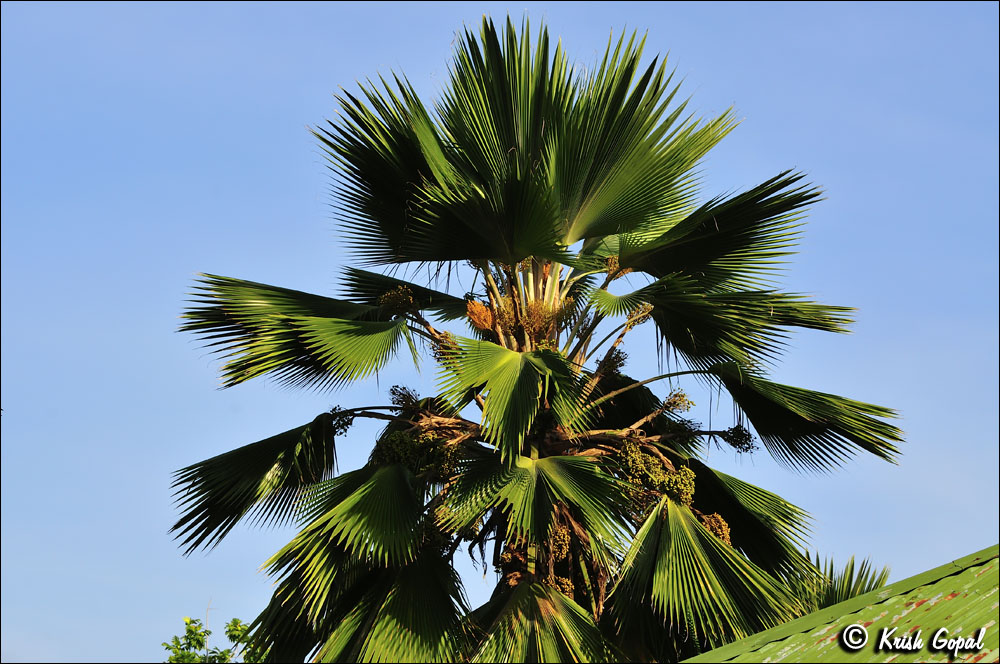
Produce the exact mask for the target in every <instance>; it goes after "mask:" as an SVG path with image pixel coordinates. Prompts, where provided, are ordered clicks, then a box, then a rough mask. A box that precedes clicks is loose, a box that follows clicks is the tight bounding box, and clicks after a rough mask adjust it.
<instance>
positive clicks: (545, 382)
mask: <svg viewBox="0 0 1000 664" xmlns="http://www.w3.org/2000/svg"><path fill="white" fill-rule="evenodd" d="M456 342H457V346H458V348H457V350H455V351H454V352H453V353H452V355H451V359H450V360H449V362H448V363H446V366H445V369H444V373H443V374H442V381H441V382H442V385H441V387H442V396H444V397H445V398H447V399H449V400H450V401H451V402H452V403H453V404H455V405H456V406H457V405H461V404H464V403H465V402H466V399H467V398H468V394H469V391H470V390H473V389H480V390H482V392H483V393H484V394H485V403H484V407H483V423H484V429H485V430H484V433H485V438H486V440H487V442H489V443H491V444H493V445H495V446H497V448H498V449H499V450H500V453H501V456H502V457H503V458H504V459H508V458H512V457H513V455H517V454H520V453H521V452H522V451H523V450H522V448H523V446H524V444H525V439H526V437H527V435H528V433H529V431H530V429H531V426H532V424H533V423H534V421H535V416H536V415H537V414H538V411H539V409H540V408H541V406H542V404H543V403H544V402H546V401H547V402H548V404H549V406H550V407H551V409H552V412H553V414H554V416H555V420H556V422H557V423H559V424H562V425H564V426H566V427H568V428H570V429H578V428H580V427H582V426H584V425H585V419H584V416H583V408H582V401H581V399H582V397H581V388H582V384H581V383H582V381H581V379H580V378H579V377H578V376H575V375H574V374H573V370H572V368H571V367H570V365H569V363H568V362H567V361H566V358H565V357H563V356H562V355H560V354H558V353H555V352H552V351H546V350H539V351H531V352H524V353H519V352H516V351H512V350H509V349H507V348H502V347H500V346H497V345H496V344H493V343H490V342H488V341H478V340H474V339H466V338H458V339H457V340H456Z"/></svg>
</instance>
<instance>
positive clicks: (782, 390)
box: [711, 363, 902, 470]
mask: <svg viewBox="0 0 1000 664" xmlns="http://www.w3.org/2000/svg"><path fill="white" fill-rule="evenodd" d="M711 371H712V373H713V374H715V375H716V376H717V377H718V378H719V379H720V380H721V382H722V384H723V385H724V386H725V388H726V390H728V392H729V394H730V395H731V396H732V398H733V401H734V403H735V404H736V406H737V407H738V408H739V409H740V411H741V412H742V413H744V414H745V415H746V417H747V419H749V420H750V422H751V423H752V424H753V427H754V429H756V431H757V433H758V434H759V435H760V437H761V440H762V441H763V443H764V446H765V447H766V448H767V450H768V452H770V453H771V455H772V456H773V457H774V458H775V459H777V460H778V461H779V462H781V463H783V464H786V465H788V466H790V467H792V468H796V469H800V470H828V469H830V468H833V467H836V466H839V465H841V464H842V463H843V462H844V461H845V460H846V459H848V458H850V457H851V456H853V455H855V454H856V453H857V452H858V450H865V451H867V452H870V453H872V454H874V455H875V456H877V457H879V458H881V459H885V460H886V461H892V462H894V461H895V458H896V456H897V455H898V454H899V450H898V448H897V447H896V445H895V443H898V442H900V441H902V432H901V431H900V430H899V429H897V428H896V427H894V426H892V425H891V424H888V423H886V422H884V421H882V420H881V419H877V418H887V417H893V416H894V415H895V413H894V412H893V411H892V410H890V409H888V408H883V407H881V406H873V405H872V404H867V403H864V402H861V401H855V400H853V399H848V398H846V397H840V396H837V395H835V394H826V393H823V392H814V391H812V390H806V389H803V388H800V387H792V386H790V385H781V384H780V383H773V382H771V381H768V380H765V379H764V378H762V377H760V376H759V375H757V374H755V373H753V372H750V371H747V370H744V369H741V368H740V367H739V366H738V365H736V364H733V363H728V364H720V365H716V366H715V367H713V368H712V370H711Z"/></svg>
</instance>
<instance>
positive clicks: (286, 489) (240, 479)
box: [171, 413, 336, 553]
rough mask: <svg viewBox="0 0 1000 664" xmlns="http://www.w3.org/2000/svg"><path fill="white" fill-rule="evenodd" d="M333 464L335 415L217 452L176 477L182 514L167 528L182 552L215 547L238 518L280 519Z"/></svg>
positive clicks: (325, 415) (175, 487) (325, 416)
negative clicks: (180, 543) (248, 443)
mask: <svg viewBox="0 0 1000 664" xmlns="http://www.w3.org/2000/svg"><path fill="white" fill-rule="evenodd" d="M335 466H336V447H335V441H334V427H333V417H332V415H330V414H329V413H324V414H322V415H319V416H318V417H317V418H316V419H314V420H313V421H312V422H310V423H309V424H306V425H303V426H301V427H296V428H295V429H291V430H289V431H286V432H284V433H280V434H278V435H277V436H272V437H270V438H267V439H265V440H262V441H259V442H256V443H251V444H250V445H246V446H244V447H240V448H238V449H235V450H233V451H231V452H226V453H225V454H220V455H218V456H215V457H212V458H211V459H207V460H205V461H202V462H200V463H196V464H194V465H192V466H188V467H187V468H182V469H181V470H179V471H177V472H176V473H175V475H174V483H173V487H174V489H175V490H176V495H177V496H178V499H177V502H178V505H179V506H180V508H181V509H182V510H184V514H183V515H182V516H181V518H180V519H179V520H178V521H177V523H176V524H174V527H173V528H172V529H171V531H172V532H176V533H177V535H176V537H177V538H178V539H182V546H184V547H186V551H185V552H186V553H191V552H192V551H194V550H195V549H197V548H199V547H201V546H205V547H212V546H215V545H217V544H218V543H219V542H220V541H221V540H222V538H224V537H225V536H226V535H227V534H228V533H229V531H231V530H232V529H233V527H235V526H236V524H237V523H238V522H239V521H240V519H242V518H244V517H245V516H247V515H250V516H251V517H252V518H253V519H254V520H255V521H258V522H266V523H278V524H280V523H284V522H286V521H287V520H288V519H289V518H290V517H291V516H292V515H293V514H294V512H295V509H296V508H297V506H298V504H299V501H300V499H301V498H302V494H303V491H304V490H305V489H306V488H307V487H309V486H312V485H315V484H316V483H318V482H320V481H322V480H325V479H327V478H328V477H330V475H331V474H332V473H333V471H334V469H335Z"/></svg>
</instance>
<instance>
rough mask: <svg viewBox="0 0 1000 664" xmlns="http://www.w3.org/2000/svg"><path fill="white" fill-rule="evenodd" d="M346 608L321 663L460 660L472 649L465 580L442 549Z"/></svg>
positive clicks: (428, 553)
mask: <svg viewBox="0 0 1000 664" xmlns="http://www.w3.org/2000/svg"><path fill="white" fill-rule="evenodd" d="M342 608H343V609H346V611H345V615H344V616H343V618H342V619H341V620H339V621H338V622H337V623H336V625H335V628H334V629H333V630H332V632H331V633H330V635H329V636H328V637H327V638H326V639H325V641H324V642H323V645H322V646H321V647H320V649H319V651H318V652H317V653H316V661H318V662H344V661H356V662H454V661H460V659H461V656H462V653H464V652H466V651H467V649H468V647H469V646H468V639H467V635H466V629H465V626H464V623H463V619H464V616H465V614H466V613H467V611H468V607H467V602H466V599H465V594H464V591H463V590H462V582H461V580H460V579H459V577H458V573H457V572H455V570H454V568H453V567H452V566H451V564H450V562H449V561H448V560H446V559H445V558H443V557H442V555H441V552H440V551H436V550H433V549H425V550H424V551H423V552H421V554H420V555H419V556H418V557H417V558H416V559H415V560H414V561H413V562H411V563H409V564H408V565H406V566H404V567H401V568H399V569H397V570H394V571H393V572H391V573H387V574H383V575H382V576H381V578H379V580H378V581H377V582H376V583H374V584H372V585H370V586H369V587H368V588H366V589H365V592H364V594H363V595H362V596H361V597H360V598H359V599H358V600H357V602H356V603H354V604H353V605H352V606H343V607H342Z"/></svg>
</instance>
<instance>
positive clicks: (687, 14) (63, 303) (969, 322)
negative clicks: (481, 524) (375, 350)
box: [0, 2, 998, 661]
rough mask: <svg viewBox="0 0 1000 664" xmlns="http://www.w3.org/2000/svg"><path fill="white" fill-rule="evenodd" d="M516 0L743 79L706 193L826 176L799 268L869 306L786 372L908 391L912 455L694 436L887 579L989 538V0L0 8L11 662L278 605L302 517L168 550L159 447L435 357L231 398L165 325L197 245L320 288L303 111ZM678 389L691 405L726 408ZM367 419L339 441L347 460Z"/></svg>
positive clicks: (63, 657) (223, 436)
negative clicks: (834, 460) (800, 459)
mask: <svg viewBox="0 0 1000 664" xmlns="http://www.w3.org/2000/svg"><path fill="white" fill-rule="evenodd" d="M525 11H526V12H527V13H528V15H529V16H530V18H531V19H532V20H533V21H534V22H535V23H536V24H537V22H539V21H541V20H545V21H547V22H548V24H549V27H550V29H551V31H552V33H553V34H554V35H558V36H560V37H561V38H562V40H563V44H564V45H565V46H566V48H567V49H568V51H569V53H570V54H571V56H572V57H573V58H574V59H575V61H576V62H577V63H578V64H580V65H588V64H590V63H592V62H593V61H594V59H595V57H596V56H597V54H598V51H600V50H602V49H603V47H604V45H605V43H606V41H607V39H608V36H609V34H610V32H611V31H612V30H615V31H616V32H618V31H620V30H622V29H623V28H627V29H629V30H632V29H639V30H642V31H647V30H648V32H649V40H648V52H650V53H656V52H660V53H665V52H667V51H669V54H670V61H671V62H672V63H673V65H674V66H676V68H677V71H678V72H679V73H680V74H681V75H683V76H684V77H685V81H686V83H685V88H684V89H685V90H686V92H687V93H688V94H690V95H692V98H693V99H692V106H693V108H694V109H696V110H697V111H699V112H700V113H703V114H706V115H708V114H712V113H718V112H720V111H722V110H724V109H725V108H727V107H729V106H730V105H732V106H734V107H735V109H736V113H737V116H738V117H740V118H743V123H742V125H741V126H740V127H739V128H738V129H737V130H736V131H735V132H734V133H733V134H731V135H730V136H729V137H728V138H727V139H726V140H725V141H724V142H723V144H722V145H721V146H720V147H718V148H717V149H716V150H715V151H714V152H713V154H712V155H711V156H710V157H709V158H708V159H707V160H706V163H705V165H704V182H705V191H706V192H707V193H708V194H715V193H720V192H725V191H734V190H738V189H741V188H746V187H749V186H752V185H754V184H757V183H759V182H761V181H763V180H765V179H767V178H769V177H771V176H773V175H775V174H776V173H778V172H779V171H782V170H784V169H786V168H797V169H801V170H803V171H805V172H807V173H808V174H809V178H810V180H812V181H813V182H816V183H818V184H821V185H822V186H824V188H825V189H826V195H827V200H825V201H823V202H822V203H820V204H819V205H817V206H816V207H815V208H814V210H813V212H812V213H811V215H810V218H809V225H808V227H807V230H806V235H805V239H804V241H803V244H802V251H801V253H800V254H799V255H798V256H797V257H796V259H795V262H794V263H793V265H792V266H791V268H790V269H789V270H788V273H787V278H786V281H785V284H786V285H787V286H788V287H789V288H790V289H791V290H797V291H806V292H810V293H814V294H816V295H817V297H818V298H819V299H821V300H822V301H825V302H828V303H831V304H847V305H851V306H855V307H857V308H858V309H859V312H858V323H857V325H856V326H855V327H854V334H852V335H850V336H833V335H821V334H818V333H817V334H801V335H798V336H796V337H795V339H794V343H793V347H792V349H791V351H790V353H789V355H788V358H787V360H786V361H785V363H784V364H782V365H781V367H780V368H779V370H778V371H777V372H776V376H777V378H778V379H779V380H781V381H783V382H787V383H790V384H796V385H802V386H805V387H811V388H816V389H822V390H824V391H829V392H834V393H839V394H846V395H848V396H852V397H855V398H859V399H862V400H866V401H871V402H874V403H879V404H884V405H888V406H891V407H894V408H897V409H898V410H899V411H900V412H901V415H902V420H901V426H902V427H903V428H904V429H905V431H906V433H907V442H906V444H905V445H904V447H903V449H904V455H903V457H902V463H901V465H899V466H898V467H897V466H891V465H888V464H886V463H884V462H878V461H877V460H875V459H865V458H859V459H856V460H855V461H854V462H852V463H850V464H848V465H847V466H846V467H845V468H844V469H843V470H841V471H838V472H834V473H832V474H829V475H819V476H817V475H806V476H801V475H796V474H793V473H791V472H788V471H785V470H783V469H781V468H778V467H777V466H775V464H773V463H772V462H770V461H769V460H768V459H766V458H765V457H764V456H762V455H755V456H753V457H752V458H750V459H746V458H744V459H737V458H734V457H733V455H731V454H727V453H725V452H722V451H719V450H715V451H713V452H712V454H711V456H710V460H711V462H712V463H713V464H715V465H717V466H718V467H720V468H721V469H723V470H727V471H728V472H731V473H733V474H736V475H738V476H740V477H742V478H744V479H747V480H748V481H751V482H754V483H756V484H758V485H760V486H763V487H765V488H768V489H770V490H773V491H775V492H777V493H779V494H781V495H783V496H784V497H786V498H787V499H789V500H791V501H792V502H794V503H796V504H798V505H800V506H802V507H803V508H805V509H807V510H808V511H810V512H811V513H812V514H813V516H814V517H815V526H814V538H813V546H814V548H816V549H819V550H820V551H821V552H823V553H824V554H832V555H834V556H836V557H837V558H838V559H842V558H844V557H846V556H847V555H850V554H852V553H856V554H859V555H862V556H864V555H871V556H872V557H873V558H874V559H875V560H876V561H877V562H878V563H880V564H889V565H891V566H892V568H893V578H897V579H898V578H903V577H905V576H908V575H910V574H913V573H916V572H920V571H923V570H925V569H928V568H930V567H933V566H936V565H939V564H941V563H944V562H946V561H948V560H951V559H953V558H956V557H959V556H962V555H964V554H967V553H971V552H973V551H976V550H978V549H981V548H984V547H986V546H988V545H991V544H994V543H996V541H997V539H998V532H997V530H998V525H997V524H998V505H997V503H998V501H997V479H996V478H997V470H996V469H997V465H998V459H997V449H998V439H997V414H998V413H997V410H998V408H997V403H998V394H997V375H996V371H997V366H998V361H997V360H998V358H997V345H998V344H997V341H998V340H997V329H998V326H997V319H998V313H997V301H998V297H997V283H998V280H997V275H998V260H997V251H998V250H997V247H998V238H997V209H998V153H997V145H998V136H997V133H998V131H997V106H998V87H997V81H998V72H997V61H998V27H997V23H998V12H997V3H972V4H963V3H947V4H944V3H941V4H934V3H931V4H915V3H892V4H873V5H869V4H863V5H860V4H839V3H838V4H791V3H780V4H754V3H747V4H709V3H692V4H659V3H650V4H629V3H624V4H614V5H604V4H576V3H572V4H555V3H518V4H502V3H485V4H479V3H447V4H429V5H406V4H400V5H395V4H389V5H378V4H357V5H355V4H350V5H339V4H295V3H291V2H285V3H281V4H280V5H278V4H267V3H253V4H211V5H199V4H187V3H183V4H182V3H176V4H141V5H130V4H124V3H113V4H84V3H73V4H46V3H6V2H5V3H3V5H2V176H3V177H2V195H0V207H2V263H0V266H2V267H0V269H2V298H0V300H2V334H0V339H2V363H0V366H2V380H0V382H2V386H3V392H2V406H3V417H2V441H3V444H2V471H0V472H2V487H3V499H2V586H0V587H2V646H0V648H2V657H3V660H4V661H26V660H46V659H48V660H60V661H86V660H97V659H105V660H108V661H130V660H149V661H155V660H158V659H160V660H162V658H163V654H162V653H163V651H162V648H161V647H160V646H159V643H160V642H161V641H164V640H166V639H168V638H169V637H170V636H171V635H172V634H174V633H176V632H178V631H179V630H180V626H181V618H182V617H183V616H185V615H191V616H194V617H204V616H205V615H206V609H207V608H208V607H209V606H210V608H211V610H210V611H208V616H209V622H210V626H212V627H214V628H216V629H217V636H219V637H221V627H222V624H223V623H224V622H225V620H227V619H228V618H230V617H232V616H239V617H242V618H244V619H249V618H252V617H253V616H254V615H255V613H256V612H257V611H258V610H259V609H260V608H261V607H262V606H263V604H264V602H265V601H266V598H267V597H268V596H269V593H270V581H269V580H268V579H267V578H266V577H265V576H264V575H262V574H260V573H258V572H257V569H258V567H259V566H260V564H261V563H262V562H263V561H264V560H265V559H266V558H267V556H268V555H270V554H271V553H272V552H273V551H275V550H276V549H277V548H279V547H280V546H281V545H282V544H283V543H284V542H285V541H287V539H288V538H289V537H290V535H291V531H289V530H274V531H253V530H248V529H237V531H236V532H234V533H233V534H232V535H231V536H230V538H229V539H228V540H227V541H226V542H224V543H223V544H222V545H221V546H220V547H219V548H218V549H216V550H214V551H212V552H211V553H209V554H207V555H206V554H201V553H199V554H195V555H193V556H191V557H190V558H184V557H182V556H181V554H180V552H179V551H178V549H177V547H176V546H175V545H174V543H173V542H172V541H171V539H170V538H169V537H168V535H167V530H168V528H169V526H170V525H171V523H172V522H173V520H174V519H175V518H176V516H177V514H176V512H175V510H174V508H173V507H172V504H171V498H170V491H169V483H170V473H171V471H172V470H174V469H177V468H179V467H181V466H183V465H186V464H189V463H192V462H194V461H197V460H200V459H203V458H206V457H209V456H212V455H214V454H216V453H219V452H221V451H225V450H228V449H231V448H232V447H236V446H239V445H242V444H245V443H248V442H252V441H255V440H259V439H261V438H265V437H267V436H269V435H271V434H273V433H277V432H279V431H283V430H285V429H288V428H291V427H293V426H297V425H299V424H302V423H305V422H307V421H309V420H311V419H312V417H314V416H315V415H316V414H317V413H319V412H321V411H322V410H325V409H327V408H328V407H329V406H330V405H332V404H334V403H339V404H341V405H363V403H362V402H364V403H369V402H373V401H374V402H384V401H385V391H386V390H387V389H388V387H389V386H391V385H393V384H394V383H405V384H409V385H411V386H413V387H417V388H418V389H419V388H422V389H423V391H425V392H427V391H430V389H431V385H432V384H433V369H432V368H431V367H430V366H429V365H428V366H426V367H425V369H424V371H423V373H421V374H419V375H417V374H415V373H414V370H413V367H412V364H411V365H407V364H405V363H398V364H396V365H394V366H393V367H392V368H391V369H390V370H388V371H386V372H384V373H383V375H382V376H381V377H380V380H379V382H378V384H377V385H375V384H372V385H369V386H363V387H359V388H356V389H355V388H352V389H351V390H350V391H348V392H341V393H335V394H325V395H324V394H313V393H309V392H303V391H288V390H284V389H280V388H277V387H276V386H274V385H273V384H272V383H269V382H267V381H258V382H254V383H250V384H246V385H242V386H239V387H237V388H234V389H231V390H226V391H218V390H217V389H216V387H217V385H218V380H217V373H216V369H217V364H216V363H215V362H214V361H213V360H212V358H211V357H210V356H209V355H208V354H206V352H205V351H203V350H202V349H200V348H199V347H198V345H197V343H196V342H195V341H194V339H192V338H191V337H188V336H184V335H180V334H178V333H177V332H175V330H176V328H177V325H178V318H177V317H178V314H179V313H180V311H181V309H182V307H183V301H184V298H185V293H186V292H187V291H188V290H189V288H190V286H191V283H192V280H193V278H194V276H195V274H196V273H198V272H202V271H205V272H213V273H216V274H224V275H230V276H235V277H241V278H247V279H252V280H255V281H262V282H265V283H273V284H278V285H283V286H288V287H293V288H298V289H302V290H308V291H314V292H319V293H327V294H329V293H332V292H334V289H335V288H336V284H337V275H338V270H339V268H340V267H341V266H342V265H344V262H345V256H344V254H343V252H342V251H341V249H340V248H339V246H338V242H337V239H336V235H335V233H334V223H333V221H332V211H331V209H330V207H329V205H330V199H329V195H328V190H329V182H330V176H329V174H328V171H327V170H326V168H325V165H324V162H323V159H322V157H321V155H320V153H319V151H318V150H317V148H316V146H315V145H314V142H313V140H312V138H311V137H310V135H309V133H308V130H307V128H308V127H309V126H311V125H316V124H319V123H321V122H322V121H323V120H324V119H325V118H330V117H332V116H333V113H334V103H333V99H332V94H333V93H334V92H335V91H337V90H338V88H339V87H340V86H343V87H345V88H347V89H351V88H352V87H353V86H354V85H355V83H354V82H355V81H356V80H359V79H364V78H367V77H370V76H375V75H376V74H378V73H379V72H382V73H386V72H389V71H392V70H396V71H401V72H405V73H406V75H407V76H408V77H409V78H410V80H411V81H412V83H413V84H414V85H415V86H416V88H417V89H418V91H420V92H421V94H423V95H425V96H428V97H430V96H433V94H434V92H435V91H436V90H438V89H439V88H440V86H441V85H442V84H443V81H444V78H445V75H446V64H447V61H448V57H449V54H450V52H451V49H452V42H453V40H454V37H455V31H456V30H459V29H460V28H461V27H462V25H463V23H469V24H475V23H476V22H477V21H478V20H479V17H480V16H481V15H482V14H483V13H488V14H491V15H492V16H494V17H496V18H502V17H503V16H504V15H505V14H506V13H508V12H510V13H512V14H513V15H514V16H515V17H518V18H519V17H520V16H521V14H522V12H525ZM630 352H631V354H632V361H633V364H636V363H640V362H643V361H650V360H651V358H652V355H651V354H647V355H643V351H641V350H635V349H633V350H631V351H630ZM694 396H695V400H696V401H698V403H699V409H698V412H697V414H698V416H699V417H700V418H702V419H703V420H706V421H707V420H708V419H709V418H712V419H713V421H714V422H729V421H730V420H731V417H732V413H731V410H730V408H729V407H728V406H727V405H718V404H713V405H711V406H710V405H709V401H708V399H707V396H705V395H699V394H695V395H694ZM375 431H376V429H375V428H374V427H368V428H365V427H363V426H359V427H357V428H356V429H355V430H354V432H353V433H352V439H351V440H350V441H344V442H342V443H341V444H340V449H341V461H342V464H343V466H344V467H347V468H349V467H352V466H356V465H358V464H360V463H361V462H362V460H363V459H364V457H365V456H366V453H367V450H368V445H369V443H370V440H371V436H372V435H373V434H374V433H375ZM467 577H468V579H469V593H470V595H471V596H472V597H473V599H481V598H482V597H483V595H484V592H485V590H484V584H483V583H481V581H477V579H476V577H475V575H474V574H468V575H467ZM220 643H221V641H220Z"/></svg>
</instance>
